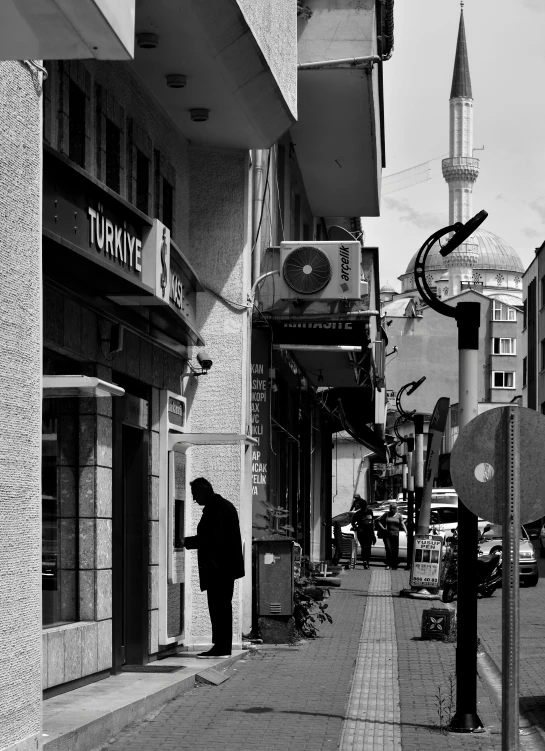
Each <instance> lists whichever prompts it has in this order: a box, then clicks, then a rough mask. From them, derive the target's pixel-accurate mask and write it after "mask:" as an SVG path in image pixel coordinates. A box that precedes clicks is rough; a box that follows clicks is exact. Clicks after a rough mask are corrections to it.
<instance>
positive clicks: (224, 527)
mask: <svg viewBox="0 0 545 751" xmlns="http://www.w3.org/2000/svg"><path fill="white" fill-rule="evenodd" d="M185 547H186V548H188V550H197V558H198V563H199V579H200V584H201V591H204V590H205V589H208V585H209V583H211V582H213V581H218V579H221V580H225V579H241V578H242V577H243V576H244V558H243V556H242V540H241V537H240V526H239V522H238V514H237V510H236V508H235V507H234V506H233V504H232V503H231V502H230V501H227V500H226V499H225V498H222V497H221V495H218V494H217V493H215V494H214V497H213V498H212V500H210V501H209V502H208V503H206V504H205V506H204V508H203V512H202V517H201V520H200V522H199V524H198V526H197V534H196V535H195V536H194V537H186V538H185Z"/></svg>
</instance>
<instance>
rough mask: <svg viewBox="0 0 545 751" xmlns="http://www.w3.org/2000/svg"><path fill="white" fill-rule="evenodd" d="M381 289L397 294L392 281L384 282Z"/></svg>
mask: <svg viewBox="0 0 545 751" xmlns="http://www.w3.org/2000/svg"><path fill="white" fill-rule="evenodd" d="M380 291H381V292H385V293H388V292H393V293H394V294H397V291H396V289H395V287H392V285H391V284H390V282H386V284H383V285H382V287H381V288H380Z"/></svg>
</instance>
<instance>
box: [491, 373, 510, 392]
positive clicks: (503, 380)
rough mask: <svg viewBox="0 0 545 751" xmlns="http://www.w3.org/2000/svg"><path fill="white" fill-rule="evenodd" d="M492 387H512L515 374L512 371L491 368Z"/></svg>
mask: <svg viewBox="0 0 545 751" xmlns="http://www.w3.org/2000/svg"><path fill="white" fill-rule="evenodd" d="M492 388H494V389H514V388H515V374H514V372H513V371H505V370H493V371H492Z"/></svg>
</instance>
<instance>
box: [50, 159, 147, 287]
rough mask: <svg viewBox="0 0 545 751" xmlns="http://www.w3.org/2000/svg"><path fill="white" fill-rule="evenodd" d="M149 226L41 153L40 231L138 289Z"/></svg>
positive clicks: (89, 180) (84, 178) (72, 169)
mask: <svg viewBox="0 0 545 751" xmlns="http://www.w3.org/2000/svg"><path fill="white" fill-rule="evenodd" d="M150 225H151V223H150V222H148V221H146V220H145V219H144V218H143V217H141V216H140V214H139V212H137V211H136V210H135V209H134V208H133V207H132V206H131V205H130V204H128V203H127V202H126V201H124V200H123V199H122V198H121V197H119V198H117V197H115V196H114V195H112V194H111V193H110V192H109V191H108V190H106V189H104V187H102V186H101V185H100V183H98V181H96V180H94V179H93V178H92V177H91V176H90V175H87V174H86V173H85V172H84V171H83V170H80V169H79V168H78V167H76V166H74V165H72V164H71V163H69V162H68V161H67V160H65V159H63V158H62V157H61V156H60V155H58V154H56V153H53V152H52V151H51V150H49V149H44V168H43V202H42V226H43V231H44V233H45V234H49V235H50V236H51V237H52V238H53V239H55V240H57V241H60V242H61V243H63V244H64V245H65V246H67V247H69V248H71V249H73V250H75V251H77V252H78V253H80V254H81V255H83V256H85V257H86V258H89V259H90V260H91V261H93V262H94V263H97V264H99V265H101V266H103V267H105V268H107V269H109V270H111V271H114V272H115V273H116V274H118V275H120V276H122V277H126V278H128V279H130V280H131V281H132V282H134V283H136V284H137V285H138V286H139V287H142V286H143V285H142V282H143V278H142V277H143V268H144V265H145V252H144V248H143V244H144V236H145V232H146V230H147V229H149V227H150Z"/></svg>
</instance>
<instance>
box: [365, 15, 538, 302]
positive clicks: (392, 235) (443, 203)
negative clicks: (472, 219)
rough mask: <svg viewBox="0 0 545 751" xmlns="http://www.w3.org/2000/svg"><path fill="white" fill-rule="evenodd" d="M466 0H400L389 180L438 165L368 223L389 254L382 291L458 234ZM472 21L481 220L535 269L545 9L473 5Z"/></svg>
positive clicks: (388, 109)
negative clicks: (452, 208) (426, 251)
mask: <svg viewBox="0 0 545 751" xmlns="http://www.w3.org/2000/svg"><path fill="white" fill-rule="evenodd" d="M459 18H460V3H459V1H458V0H396V2H395V6H394V24H395V31H394V53H393V56H392V58H391V59H390V60H389V61H387V62H386V63H385V64H384V89H385V103H384V106H385V127H386V168H385V169H384V170H383V176H386V175H391V174H393V173H397V172H399V171H401V170H405V169H408V168H410V167H413V166H415V165H418V164H421V163H422V162H427V161H428V160H433V161H432V163H431V175H432V177H431V179H429V180H427V181H425V182H422V183H419V184H416V185H413V186H411V187H408V188H405V189H404V190H400V191H396V192H393V193H390V194H388V195H384V196H383V197H382V204H381V216H380V217H378V218H366V217H364V218H363V219H362V224H363V228H364V231H365V245H367V246H378V247H379V249H380V252H379V258H380V283H381V285H382V284H384V283H385V282H386V281H389V282H390V283H391V284H393V285H394V287H395V288H396V289H397V290H400V283H399V282H398V281H397V277H398V276H399V274H401V273H403V272H404V271H405V269H406V266H407V264H408V262H409V260H410V258H411V256H412V255H413V254H414V253H415V252H416V251H417V250H418V249H419V248H420V246H421V245H422V243H423V242H424V241H425V240H426V238H427V237H428V236H429V235H431V234H432V233H433V232H434V231H436V230H437V229H440V228H441V227H443V226H446V225H447V224H448V187H447V184H446V182H445V181H444V179H443V178H442V176H441V161H440V158H438V157H445V156H448V141H449V96H450V87H451V83H452V71H453V67H454V56H455V51H456V39H457V36H458V23H459ZM464 18H465V28H466V39H467V48H468V58H469V67H470V73H471V84H472V90H473V100H474V105H473V108H474V140H473V146H474V147H482V146H484V150H483V151H475V153H474V156H475V157H477V158H478V159H480V168H481V171H480V175H479V177H478V179H477V182H476V183H475V185H474V188H473V214H475V213H477V211H479V210H480V209H486V211H488V214H489V216H488V219H487V220H486V221H485V223H484V224H483V225H482V229H486V230H488V231H490V232H493V233H494V234H496V235H499V236H500V237H501V238H503V240H505V241H506V242H507V243H508V244H509V245H511V246H512V247H513V248H515V249H516V250H517V252H518V254H519V256H520V258H521V260H522V263H523V265H524V267H525V268H527V267H528V265H529V264H530V262H531V260H532V258H533V256H534V249H535V248H536V247H538V246H540V245H541V244H542V243H543V242H544V241H545V41H544V40H545V0H466V1H465V5H464Z"/></svg>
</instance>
